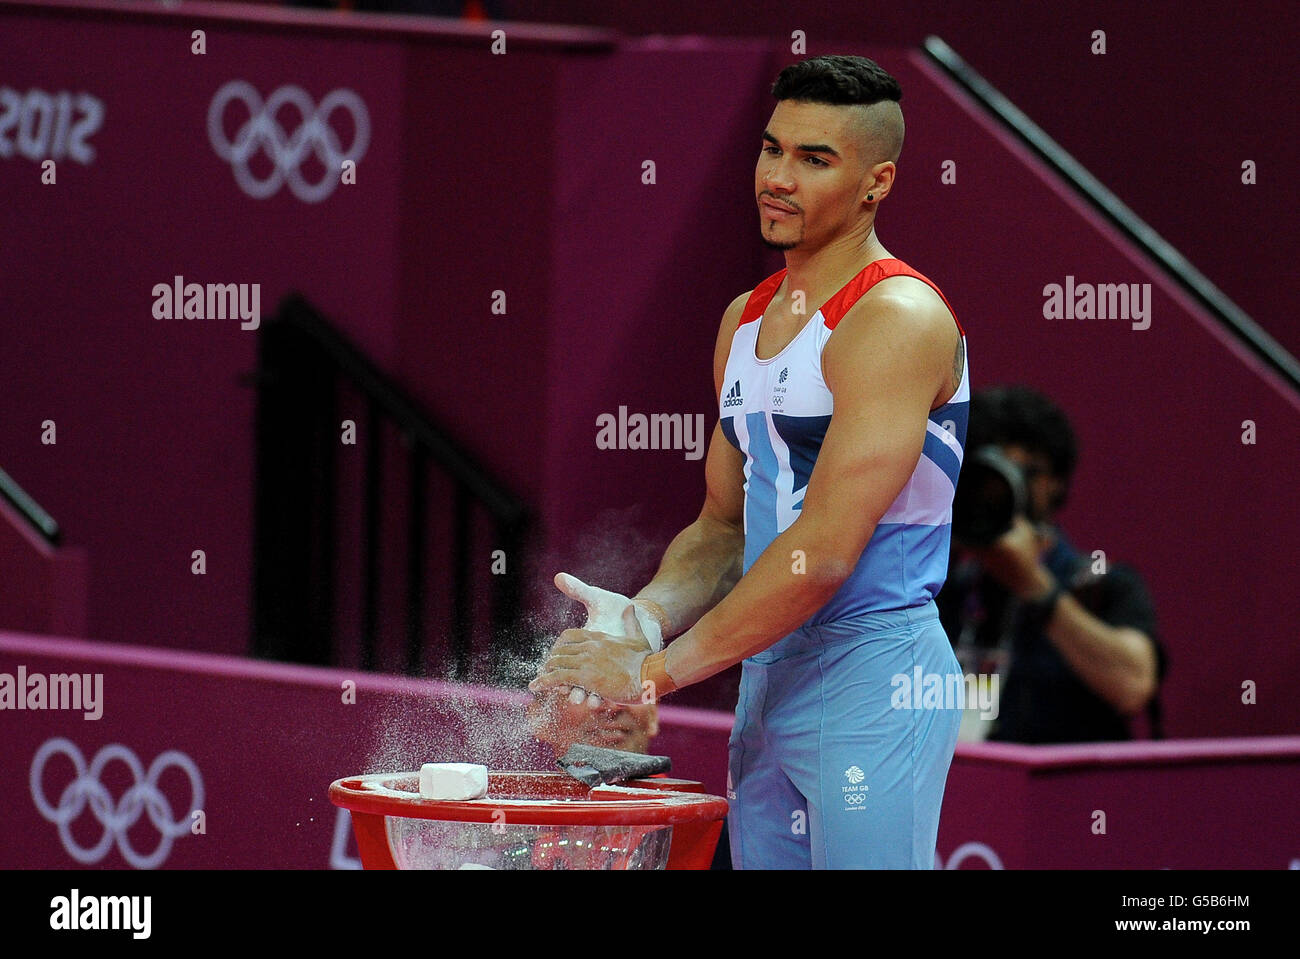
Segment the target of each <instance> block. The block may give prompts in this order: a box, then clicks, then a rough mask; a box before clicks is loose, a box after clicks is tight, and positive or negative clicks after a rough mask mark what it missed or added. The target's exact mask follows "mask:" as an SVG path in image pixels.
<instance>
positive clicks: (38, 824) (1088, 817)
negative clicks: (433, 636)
mask: <svg viewBox="0 0 1300 959" xmlns="http://www.w3.org/2000/svg"><path fill="white" fill-rule="evenodd" d="M20 668H21V669H25V670H26V674H27V675H28V676H31V675H34V674H38V673H39V674H43V675H49V674H69V673H75V674H88V675H91V676H93V675H95V674H99V675H100V676H101V677H102V686H101V689H102V699H101V707H102V708H101V715H100V717H99V718H98V719H86V718H84V716H83V714H82V713H80V712H76V711H68V710H51V709H43V710H36V711H32V710H27V711H22V712H18V711H9V710H6V711H5V712H3V713H0V722H2V723H3V724H4V730H5V734H4V743H5V748H4V749H3V750H2V751H0V781H3V782H5V783H9V784H13V787H14V788H13V789H12V790H11V792H10V793H9V794H8V795H7V796H6V806H5V817H4V822H3V825H0V868H7V869H13V868H28V869H30V868H46V869H49V868H72V867H76V866H77V865H78V864H80V865H81V866H83V867H89V868H116V869H121V868H126V867H128V866H132V865H135V866H141V865H142V864H146V865H155V866H163V867H166V868H190V869H195V868H208V869H211V868H245V869H247V868H280V869H323V868H327V867H330V866H333V867H336V868H337V867H340V866H343V867H346V866H347V865H348V860H355V858H356V855H357V854H356V849H355V845H354V843H353V842H352V841H351V838H350V834H349V832H348V828H349V827H348V823H347V821H346V819H345V818H344V817H342V816H341V815H340V814H339V812H338V811H337V810H335V809H334V807H332V806H331V805H330V804H329V801H328V799H327V797H326V790H327V788H328V786H329V784H330V783H331V782H332V781H334V780H335V779H339V778H342V777H344V776H352V775H357V774H360V773H362V772H388V773H392V772H400V771H406V770H410V769H416V768H418V766H419V765H420V764H421V763H424V762H482V763H486V764H487V765H489V766H490V767H491V768H492V769H494V770H498V771H500V770H507V769H534V768H535V769H545V768H548V767H550V766H551V764H552V762H553V759H554V757H553V754H552V753H551V752H550V751H549V750H548V748H547V747H544V746H542V745H540V744H538V743H537V742H535V741H533V740H532V739H531V738H530V736H529V735H528V731H527V730H528V727H527V723H526V721H525V720H524V704H525V702H526V700H527V698H528V696H527V694H526V693H515V692H509V693H507V692H501V691H497V690H490V689H483V688H481V687H474V686H461V685H456V684H451V683H440V682H433V681H428V680H410V679H405V678H399V677H394V676H377V675H373V674H364V673H358V672H354V671H348V670H338V669H323V668H318V667H306V666H289V665H285V664H279V663H259V662H252V661H249V660H247V659H242V658H234V657H224V656H213V655H210V654H204V653H190V652H177V651H173V650H158V649H147V648H142V647H128V646H117V645H114V644H108V643H99V642H85V641H75V640H60V639H51V638H48V637H36V636H26V635H20V634H16V633H0V674H8V675H9V676H15V675H16V674H17V673H18V671H19V669H20ZM348 683H353V684H355V689H354V695H353V696H351V700H352V701H350V702H349V701H348V700H349V696H348V693H347V686H346V684H348ZM660 718H661V728H662V732H661V734H660V735H659V737H658V738H657V739H655V741H654V744H653V748H654V750H655V752H657V753H660V754H663V755H669V756H671V757H672V759H673V775H674V776H675V777H677V778H684V779H694V780H697V781H700V782H702V783H704V785H705V787H706V789H707V790H708V791H709V792H710V793H712V794H714V795H723V794H724V789H725V781H726V755H727V752H726V741H727V734H728V732H729V730H730V726H731V719H732V717H731V715H730V714H729V713H720V712H712V711H707V710H698V709H689V708H683V707H680V706H664V707H662V709H661V711H660ZM114 757H115V758H114ZM78 758H80V760H81V761H82V762H83V763H84V764H85V766H84V767H83V768H87V767H91V768H94V767H98V768H94V774H93V775H90V774H89V769H88V774H87V776H86V777H85V779H84V780H83V781H81V782H80V784H79V786H78V788H77V789H69V786H70V785H71V784H72V783H74V782H77V774H76V767H75V763H76V762H77V759H78ZM96 759H98V760H99V763H98V764H97V763H96ZM133 761H134V762H136V763H138V764H139V767H140V769H139V773H138V774H136V773H134V772H133V771H132V769H131V766H130V764H131V763H132V762H133ZM155 764H157V766H156V769H155V768H154V767H155ZM1298 765H1300V738H1297V737H1294V736H1292V737H1267V738H1256V739H1249V740H1206V741H1195V742H1167V743H1155V744H1152V743H1120V744H1101V745H1084V746H1061V747H1053V746H1013V745H1006V744H996V743H980V744H963V745H962V746H960V747H959V749H958V752H957V757H956V759H955V760H954V763H953V767H952V771H951V773H950V775H949V778H948V785H947V789H946V792H945V797H944V809H943V816H942V819H941V822H940V830H939V843H938V854H939V865H941V866H943V867H946V868H963V869H979V868H990V867H994V868H1007V869H1025V868H1039V869H1044V868H1047V869H1080V868H1129V869H1133V868H1137V869H1157V868H1191V869H1206V868H1256V869H1281V868H1285V867H1286V866H1287V864H1288V863H1289V862H1291V861H1292V860H1294V859H1295V858H1296V856H1297V855H1298V854H1300V852H1298V851H1300V831H1298V830H1297V826H1296V819H1295V814H1294V806H1295V803H1294V783H1295V778H1296V774H1297V766H1298ZM190 776H192V777H193V779H191V778H189V777H190ZM33 781H35V784H33ZM142 781H143V786H142V790H143V795H142V799H143V800H144V803H145V805H143V806H142V807H134V806H133V805H132V804H131V803H129V802H126V801H125V799H124V797H125V795H126V793H127V790H129V789H131V788H132V787H134V786H136V785H140V784H141V782H142ZM193 783H197V787H198V790H199V794H198V795H197V796H196V793H195V791H194V790H195V787H194V785H193ZM101 788H102V790H103V792H101V791H100V790H101ZM80 790H84V792H80V793H79V791H80ZM79 794H80V795H83V796H86V797H88V798H89V799H90V801H89V802H86V801H79V800H78V798H77V797H78V795H79ZM992 797H996V801H994V799H993V798H992ZM1189 797H1194V799H1189ZM133 809H138V810H139V815H138V816H135V817H132V815H131V813H132V810H133ZM96 810H100V811H102V815H103V818H102V819H101V818H99V817H97V816H96ZM109 810H111V811H112V812H113V813H116V814H118V815H120V816H121V817H122V820H123V821H124V825H116V824H115V822H114V817H113V816H110V815H108V811H109ZM42 811H44V814H43V812H42ZM196 811H201V812H202V813H203V817H202V831H201V832H196V826H195V823H197V822H199V820H197V819H196V818H195V817H194V815H193V813H194V812H196ZM1098 811H1101V812H1102V813H1104V814H1105V820H1104V832H1096V831H1094V824H1095V823H1099V822H1102V820H1099V819H1098V817H1097V815H1096V813H1097V812H1098ZM105 820H107V822H108V825H107V826H106V825H105ZM60 822H62V824H63V827H64V832H63V833H62V834H61V833H60V828H59V824H60ZM164 822H169V823H173V824H177V825H176V827H175V829H174V830H173V832H174V833H175V835H173V836H171V837H170V838H169V839H164V837H163V834H162V832H161V831H160V826H159V824H160V823H164ZM101 843H102V844H103V845H102V846H101ZM78 850H80V853H78ZM155 851H158V852H157V859H156V861H153V862H150V861H149V857H151V856H152V855H153V854H154V853H155ZM78 854H80V855H81V858H80V859H77V858H75V857H76V855H78Z"/></svg>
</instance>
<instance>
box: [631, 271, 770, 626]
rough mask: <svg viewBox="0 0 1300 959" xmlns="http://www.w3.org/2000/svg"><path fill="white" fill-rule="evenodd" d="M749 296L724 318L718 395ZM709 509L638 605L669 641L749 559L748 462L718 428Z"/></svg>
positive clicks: (672, 548)
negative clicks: (746, 517)
mask: <svg viewBox="0 0 1300 959" xmlns="http://www.w3.org/2000/svg"><path fill="white" fill-rule="evenodd" d="M748 299H749V293H742V294H741V295H740V296H738V297H736V298H735V299H734V300H732V302H731V305H730V306H728V307H727V309H726V311H725V312H724V313H723V314H722V325H721V326H720V327H719V329H718V339H717V343H716V345H715V346H714V349H713V393H714V396H718V395H720V394H721V392H722V379H723V376H724V375H725V373H726V369H727V356H728V355H729V354H730V352H731V339H732V337H733V336H734V335H735V333H736V326H737V324H738V323H739V322H740V315H741V313H742V312H743V311H744V308H745V302H746V301H747V300H748ZM704 483H705V493H704V506H703V507H702V508H701V509H700V515H699V517H697V518H696V520H695V522H693V523H692V524H691V525H690V526H688V527H686V528H685V529H684V530H682V531H681V532H680V533H678V534H677V536H676V537H674V538H673V541H672V542H671V543H670V544H669V545H668V549H667V550H666V551H665V552H664V556H663V559H662V560H661V561H660V563H659V571H658V572H657V573H655V575H654V578H653V579H652V580H650V582H649V583H647V584H646V586H645V588H644V589H642V590H641V591H640V592H639V593H637V594H636V596H634V597H633V602H635V603H638V604H639V605H641V606H643V607H644V608H645V609H646V610H647V611H648V612H650V613H651V614H652V615H653V616H654V617H655V618H656V619H658V620H659V625H660V627H661V628H662V629H663V634H664V639H667V638H668V637H669V636H673V635H676V634H677V633H680V632H682V630H684V629H686V628H687V627H689V626H692V625H694V623H695V622H696V620H698V619H699V618H700V617H701V616H703V615H704V614H705V613H707V612H708V611H709V610H710V609H712V608H713V607H714V606H716V605H717V604H718V602H719V601H720V600H721V599H722V597H724V596H726V595H727V593H729V592H731V589H732V587H734V586H735V585H736V581H737V580H739V579H740V570H741V560H742V557H743V555H744V548H745V533H744V509H745V490H744V486H745V457H744V454H742V453H741V452H740V451H739V450H737V449H736V448H735V447H734V446H732V445H731V444H730V443H729V442H728V441H727V439H726V437H725V436H723V435H722V427H721V425H715V426H714V427H713V437H712V438H711V439H710V440H709V452H708V455H707V457H706V458H705V461H704Z"/></svg>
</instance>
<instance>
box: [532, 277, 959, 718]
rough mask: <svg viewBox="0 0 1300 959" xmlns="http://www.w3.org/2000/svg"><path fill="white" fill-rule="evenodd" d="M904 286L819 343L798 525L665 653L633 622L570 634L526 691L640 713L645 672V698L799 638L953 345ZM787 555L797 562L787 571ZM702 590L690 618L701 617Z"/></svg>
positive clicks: (864, 529) (838, 573)
mask: <svg viewBox="0 0 1300 959" xmlns="http://www.w3.org/2000/svg"><path fill="white" fill-rule="evenodd" d="M903 279H904V278H899V282H897V283H896V282H893V281H892V280H891V281H886V283H888V284H889V286H888V287H886V283H881V284H880V285H879V286H878V287H876V288H875V289H873V290H872V291H870V292H869V293H868V294H866V295H864V296H863V297H862V299H861V300H859V301H858V302H857V303H856V304H855V305H854V306H853V308H852V309H851V310H850V311H849V312H848V314H847V315H846V316H845V317H844V319H843V320H842V321H841V323H840V324H839V327H838V328H837V329H836V331H835V333H834V335H832V336H831V338H830V340H829V341H828V342H827V344H826V348H825V350H824V351H823V354H822V367H823V373H824V375H825V378H826V383H827V386H828V387H829V388H830V390H831V392H832V394H833V395H834V397H835V411H834V413H833V414H832V417H831V422H830V426H829V427H828V428H827V430H826V437H825V440H824V441H823V443H822V447H821V450H820V452H819V454H818V457H817V463H816V465H815V466H814V467H813V472H812V475H811V476H810V477H809V481H808V487H807V490H806V494H805V496H804V503H803V508H802V511H801V512H800V514H799V517H798V518H797V519H796V520H795V521H794V522H793V523H792V524H791V525H790V526H789V528H788V529H786V530H785V532H783V533H781V534H779V535H778V536H777V537H776V538H775V539H774V540H773V541H772V542H771V544H770V545H769V546H768V547H767V549H765V550H764V551H763V553H762V555H760V556H759V557H758V559H757V560H756V561H755V563H754V565H753V566H752V567H750V569H749V571H748V572H747V573H745V575H744V576H742V577H741V578H740V580H739V581H738V582H737V583H736V585H735V587H734V588H733V589H732V590H731V591H730V592H728V593H727V594H726V595H725V596H724V597H723V598H722V599H721V601H719V602H718V603H717V605H716V606H714V607H713V608H712V609H711V610H709V611H708V612H706V613H704V614H703V615H702V616H700V618H699V620H698V621H697V622H696V623H695V625H694V626H692V627H691V628H690V629H689V630H687V631H686V632H685V633H684V634H682V635H681V636H680V637H679V638H678V639H677V640H676V641H675V642H673V643H671V644H669V645H668V647H667V648H666V649H665V651H664V652H663V653H657V654H655V655H654V656H653V657H652V656H650V655H649V647H648V644H647V643H646V641H645V639H644V637H643V636H640V635H639V630H638V629H637V627H636V620H635V617H630V616H627V615H625V616H624V623H625V627H626V629H627V630H628V632H627V634H626V636H627V638H618V637H607V636H604V635H600V636H593V635H591V634H589V633H587V632H585V631H581V630H572V631H570V632H571V634H572V635H569V634H565V636H561V638H560V641H559V642H558V643H556V646H555V649H554V650H553V651H552V654H551V657H550V659H548V660H547V662H546V663H545V664H544V665H543V667H542V670H541V672H540V673H539V675H538V677H537V679H535V680H534V681H533V683H532V684H531V687H530V688H532V689H533V691H534V692H537V691H539V690H542V689H545V688H548V687H554V686H559V685H570V686H581V687H582V688H584V689H587V690H589V691H594V692H597V693H599V694H600V695H601V696H602V697H604V698H605V699H612V700H614V701H617V702H639V701H641V696H642V693H643V688H642V675H641V674H642V672H643V671H645V672H646V674H647V677H648V678H649V677H653V678H652V679H650V682H651V685H652V687H657V686H658V684H659V683H660V682H662V681H663V678H662V677H660V675H659V673H660V670H661V669H663V670H664V671H666V673H667V677H666V678H667V680H668V681H670V682H671V684H672V686H671V687H670V688H669V691H671V688H675V687H680V686H685V685H687V684H689V683H696V682H699V681H700V680H703V679H707V678H708V677H709V676H712V675H714V674H715V673H718V672H720V671H722V670H724V669H726V668H727V667H728V666H731V665H733V664H735V663H738V662H740V661H741V660H742V659H744V658H745V657H747V656H752V655H753V654H754V653H757V652H760V651H762V650H764V649H766V648H767V647H768V646H770V645H772V643H774V642H776V641H777V640H778V639H780V638H781V637H782V636H784V635H786V634H787V633H789V632H790V631H791V630H794V629H797V628H798V627H799V626H801V625H802V624H803V623H804V622H805V621H806V620H807V619H808V617H809V616H811V615H812V614H813V613H814V612H816V611H817V610H818V609H819V608H820V607H821V606H823V605H824V604H825V603H826V601H827V600H828V599H830V597H831V596H833V595H834V594H835V591H836V590H837V589H839V587H840V586H841V585H842V584H843V583H844V581H845V580H846V579H847V578H848V576H849V574H850V573H851V572H852V571H853V569H854V567H855V565H856V563H857V560H858V558H859V557H860V556H861V554H862V551H863V549H865V548H866V544H867V543H868V541H870V539H871V535H872V533H874V532H875V528H876V524H877V523H878V522H879V521H880V518H881V517H882V516H883V515H884V514H885V511H886V510H887V509H888V508H889V505H890V504H891V503H892V502H893V501H894V500H895V499H896V498H897V497H898V494H899V492H901V490H902V488H903V486H904V485H906V483H907V480H908V478H909V477H910V476H911V474H912V471H913V470H914V469H915V468H916V463H917V460H918V459H919V458H920V456H921V449H922V445H923V443H924V441H925V433H926V420H927V419H928V417H929V415H930V410H931V409H932V408H933V406H934V403H935V401H936V400H937V399H938V398H939V397H940V395H941V394H942V391H943V390H944V389H945V387H946V385H947V383H948V380H949V378H950V375H951V364H952V356H953V350H954V346H955V343H956V340H957V339H958V334H957V330H956V327H955V326H954V324H953V320H952V317H951V315H950V314H949V313H948V311H947V308H946V307H944V306H943V304H942V301H941V300H939V298H938V297H937V296H935V295H934V294H933V293H932V292H928V288H926V290H927V292H921V291H918V290H917V289H916V288H915V286H912V287H909V286H907V285H906V284H902V280H903ZM715 438H716V437H715ZM724 442H725V441H724ZM714 445H715V447H716V446H718V445H720V444H716V443H715V444H714ZM733 462H734V461H733ZM722 501H723V502H725V503H731V504H733V505H732V506H731V507H730V508H731V510H732V512H731V513H730V516H731V517H732V520H733V522H734V518H735V515H736V513H735V510H736V509H737V507H736V506H735V505H734V504H736V503H738V502H739V500H738V499H735V498H723V500H722ZM724 515H725V514H724ZM796 550H799V551H802V553H803V557H804V560H803V562H802V563H797V562H793V561H792V558H793V556H794V554H795V551H796ZM658 579H659V577H656V580H658ZM705 589H706V588H701V589H700V591H699V593H697V594H696V597H695V598H696V599H697V600H699V602H698V603H697V605H695V606H694V608H703V606H704V603H703V601H702V594H703V593H704V592H705ZM679 602H680V601H679ZM688 605H690V604H688V603H685V602H682V603H681V605H680V607H679V611H685V610H686V609H687V607H688ZM661 657H662V658H661ZM654 695H657V694H654Z"/></svg>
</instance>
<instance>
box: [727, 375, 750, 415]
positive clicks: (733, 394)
mask: <svg viewBox="0 0 1300 959" xmlns="http://www.w3.org/2000/svg"><path fill="white" fill-rule="evenodd" d="M744 402H745V401H744V400H742V399H741V398H740V380H736V382H735V385H734V386H732V387H731V389H730V390H728V391H727V396H726V398H725V399H724V400H723V401H722V408H723V409H724V410H725V409H726V408H727V407H728V406H740V405H741V404H742V403H744Z"/></svg>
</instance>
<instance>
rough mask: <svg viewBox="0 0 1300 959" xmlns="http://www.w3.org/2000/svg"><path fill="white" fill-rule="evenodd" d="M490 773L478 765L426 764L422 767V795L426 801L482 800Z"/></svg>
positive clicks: (485, 793) (484, 767)
mask: <svg viewBox="0 0 1300 959" xmlns="http://www.w3.org/2000/svg"><path fill="white" fill-rule="evenodd" d="M487 791H488V771H487V767H486V766H480V765H478V764H477V763H425V764H424V765H423V766H421V767H420V795H421V796H422V797H423V798H425V799H442V800H448V801H458V800H463V799H482V798H483V797H484V796H486V795H487Z"/></svg>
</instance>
